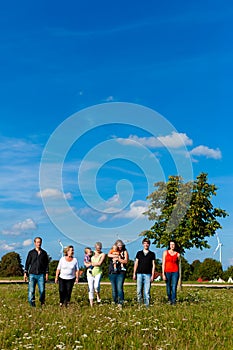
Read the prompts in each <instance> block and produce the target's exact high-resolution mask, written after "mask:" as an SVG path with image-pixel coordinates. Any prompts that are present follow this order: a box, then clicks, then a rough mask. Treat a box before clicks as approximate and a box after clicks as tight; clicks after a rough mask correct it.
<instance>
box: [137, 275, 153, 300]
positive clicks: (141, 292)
mask: <svg viewBox="0 0 233 350" xmlns="http://www.w3.org/2000/svg"><path fill="white" fill-rule="evenodd" d="M150 279H151V274H146V273H138V274H137V299H138V302H139V303H141V302H142V299H144V304H145V305H146V306H149V304H150V286H151V282H150Z"/></svg>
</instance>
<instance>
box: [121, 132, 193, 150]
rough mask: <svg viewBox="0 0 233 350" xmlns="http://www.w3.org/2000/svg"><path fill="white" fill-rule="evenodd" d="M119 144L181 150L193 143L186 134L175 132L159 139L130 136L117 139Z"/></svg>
mask: <svg viewBox="0 0 233 350" xmlns="http://www.w3.org/2000/svg"><path fill="white" fill-rule="evenodd" d="M116 141H117V142H119V143H121V144H123V145H132V146H137V144H136V143H137V142H138V143H140V144H142V145H143V146H145V147H150V148H162V147H170V148H180V147H183V146H184V145H185V146H190V145H192V144H193V141H192V140H191V139H190V138H189V137H188V136H187V135H186V134H185V133H178V132H175V131H173V132H172V133H171V134H170V135H166V136H158V137H154V136H151V137H138V136H137V135H129V137H128V138H117V139H116Z"/></svg>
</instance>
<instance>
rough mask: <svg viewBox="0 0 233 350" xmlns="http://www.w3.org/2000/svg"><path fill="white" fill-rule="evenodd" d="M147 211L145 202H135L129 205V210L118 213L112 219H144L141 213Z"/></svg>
mask: <svg viewBox="0 0 233 350" xmlns="http://www.w3.org/2000/svg"><path fill="white" fill-rule="evenodd" d="M147 209H148V203H147V202H145V201H141V200H138V201H135V202H132V203H131V204H130V208H129V210H123V211H121V212H120V213H118V214H116V215H114V218H122V219H123V218H124V219H127V218H129V219H136V218H139V217H141V218H144V217H145V216H144V215H143V213H144V212H145V211H146V210H147Z"/></svg>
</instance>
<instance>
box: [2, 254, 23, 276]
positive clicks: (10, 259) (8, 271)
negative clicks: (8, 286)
mask: <svg viewBox="0 0 233 350" xmlns="http://www.w3.org/2000/svg"><path fill="white" fill-rule="evenodd" d="M22 275H23V266H22V264H21V257H20V255H19V254H18V253H16V252H10V253H7V254H5V255H3V257H2V259H1V261H0V276H2V277H11V276H22Z"/></svg>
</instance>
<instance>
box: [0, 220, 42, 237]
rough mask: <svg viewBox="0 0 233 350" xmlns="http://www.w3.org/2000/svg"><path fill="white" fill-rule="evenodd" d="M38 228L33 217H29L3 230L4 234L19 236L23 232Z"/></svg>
mask: <svg viewBox="0 0 233 350" xmlns="http://www.w3.org/2000/svg"><path fill="white" fill-rule="evenodd" d="M36 229H37V224H36V223H35V222H34V220H33V219H31V218H28V219H26V220H24V221H21V222H17V223H16V224H14V225H13V226H12V227H11V228H10V229H6V230H2V232H1V233H2V234H3V235H12V236H18V235H20V234H21V233H27V232H32V231H35V230H36Z"/></svg>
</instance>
